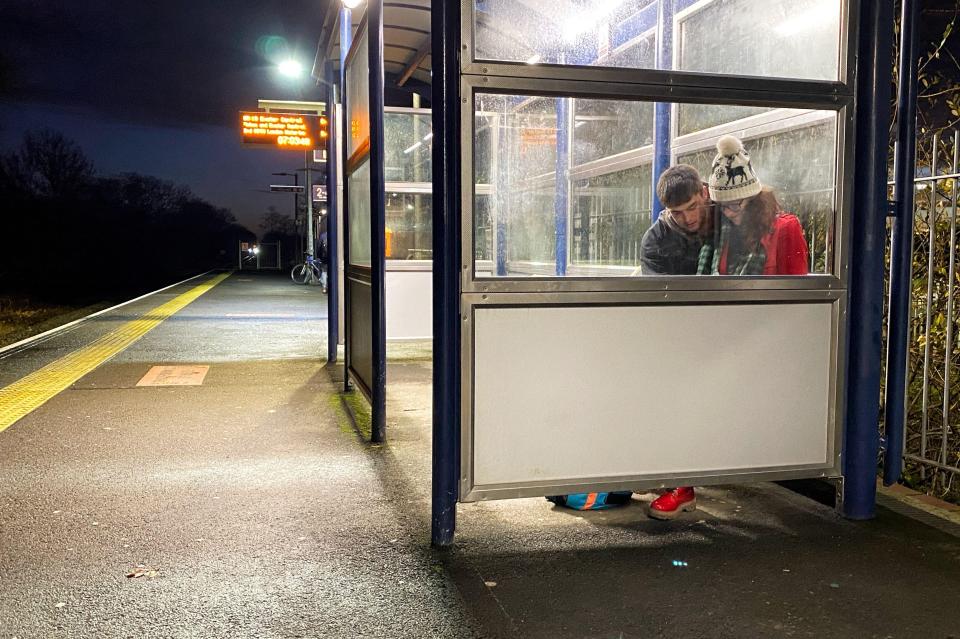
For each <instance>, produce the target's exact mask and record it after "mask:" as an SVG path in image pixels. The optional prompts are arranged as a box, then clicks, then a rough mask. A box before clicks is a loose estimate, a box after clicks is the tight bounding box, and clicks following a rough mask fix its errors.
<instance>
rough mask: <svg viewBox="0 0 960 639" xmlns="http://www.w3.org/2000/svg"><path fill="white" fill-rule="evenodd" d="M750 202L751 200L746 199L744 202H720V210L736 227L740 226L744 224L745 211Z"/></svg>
mask: <svg viewBox="0 0 960 639" xmlns="http://www.w3.org/2000/svg"><path fill="white" fill-rule="evenodd" d="M750 200H751V198H748V197H746V198H743V199H742V200H733V201H731V202H720V210H721V211H723V214H724V215H725V216H726V218H727V219H728V220H730V221H731V222H733V223H734V225H735V226H740V223H741V222H743V209H744V207H745V206H746V205H747V202H749V201H750Z"/></svg>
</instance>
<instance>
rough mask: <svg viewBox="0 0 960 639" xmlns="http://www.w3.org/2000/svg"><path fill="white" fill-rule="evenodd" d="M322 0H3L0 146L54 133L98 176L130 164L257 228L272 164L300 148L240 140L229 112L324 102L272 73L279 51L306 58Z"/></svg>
mask: <svg viewBox="0 0 960 639" xmlns="http://www.w3.org/2000/svg"><path fill="white" fill-rule="evenodd" d="M328 1H329V0H231V1H230V2H199V3H198V2H188V1H186V0H167V1H165V2H157V3H137V2H116V1H115V0H114V1H112V2H107V1H105V0H84V1H83V2H50V1H44V0H5V2H3V3H0V77H2V78H3V80H2V81H0V150H2V151H8V150H10V149H11V148H13V147H15V146H17V145H19V143H20V140H21V138H22V135H23V132H24V131H26V130H31V129H38V128H52V129H56V130H59V131H62V132H63V133H65V134H66V135H67V136H68V137H70V138H72V139H74V140H76V141H77V142H78V143H79V144H80V145H81V146H82V147H83V150H84V151H85V152H86V154H87V155H88V156H89V157H90V158H91V159H92V160H93V162H94V164H95V167H96V170H97V171H98V173H100V174H104V175H110V174H114V173H119V172H125V171H136V172H140V173H145V174H148V175H154V176H157V177H160V178H164V179H169V180H172V181H175V182H177V183H181V184H185V185H187V186H189V187H191V188H192V189H193V191H194V192H195V193H196V194H197V195H199V196H201V197H203V198H205V199H207V200H209V201H210V202H212V203H213V204H216V205H218V206H224V207H227V208H229V209H231V210H232V211H233V213H234V214H235V215H236V216H237V218H238V220H239V221H240V222H241V223H243V224H245V225H246V226H248V228H250V229H251V230H254V231H257V230H258V229H257V224H258V223H259V220H260V217H261V215H262V214H263V213H264V212H265V211H266V209H267V207H268V206H269V205H274V206H276V207H277V208H278V209H280V210H281V211H286V210H287V209H288V208H292V203H291V201H290V196H289V195H286V196H284V195H283V194H271V193H262V192H259V191H258V189H266V188H267V186H268V184H269V183H270V182H271V181H274V182H278V181H285V180H289V178H272V177H271V176H270V173H271V172H276V171H291V170H293V169H295V168H297V167H300V166H302V165H303V154H302V152H296V151H293V152H289V151H288V152H279V151H270V150H262V149H258V148H250V147H243V146H241V145H240V143H239V135H238V132H237V129H236V123H235V122H236V119H237V111H239V110H241V109H251V110H252V109H255V108H256V105H257V99H258V98H272V99H283V100H291V99H322V98H323V92H322V90H321V88H319V87H316V86H315V85H314V82H313V81H312V80H309V79H306V78H304V79H303V80H302V81H301V83H299V84H298V83H297V82H295V81H291V80H287V79H285V78H282V77H280V76H279V75H278V74H277V73H276V71H275V68H274V65H275V63H276V62H277V61H279V60H280V59H282V58H285V57H287V56H292V57H295V58H297V59H299V60H300V61H301V62H302V63H303V64H304V65H305V67H306V68H307V69H309V68H310V66H311V65H312V63H313V57H314V53H315V51H316V46H317V41H318V39H319V36H320V28H321V25H322V21H323V15H324V12H325V9H326V4H327V2H328Z"/></svg>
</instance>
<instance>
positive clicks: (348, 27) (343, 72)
mask: <svg viewBox="0 0 960 639" xmlns="http://www.w3.org/2000/svg"><path fill="white" fill-rule="evenodd" d="M351 46H353V14H352V12H351V11H350V9H347V8H346V7H344V8H342V9H340V98H341V102H342V105H341V113H342V114H343V144H341V145H340V146H341V147H342V152H343V153H342V155H341V166H343V180H342V182H343V193H342V194H341V195H342V197H343V229H342V230H343V234H342V235H343V244H342V246H343V269H344V273H346V271H347V270H348V269H349V267H350V223H349V220H350V218H349V217H348V216H349V214H350V198H349V197H347V189H348V181H349V179H350V178H349V175H347V158H348V156H349V153H350V128H349V127H350V110H349V104H348V101H349V100H350V95H349V93H348V91H347V55H348V54H349V53H350V48H351ZM343 308H344V314H343V319H344V321H343V342H344V353H347V352H348V351H349V349H350V283H349V281H348V280H347V278H346V277H344V281H343ZM343 390H344V391H349V390H350V362H349V357H347V356H345V357H344V358H343Z"/></svg>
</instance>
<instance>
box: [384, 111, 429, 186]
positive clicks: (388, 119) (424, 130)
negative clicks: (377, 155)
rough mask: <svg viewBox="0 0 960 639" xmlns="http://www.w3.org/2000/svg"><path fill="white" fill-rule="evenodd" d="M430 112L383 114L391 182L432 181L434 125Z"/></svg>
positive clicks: (385, 146) (387, 162)
mask: <svg viewBox="0 0 960 639" xmlns="http://www.w3.org/2000/svg"><path fill="white" fill-rule="evenodd" d="M432 126H433V125H432V123H431V121H430V114H429V113H413V112H390V111H387V112H385V113H384V114H383V129H384V151H385V160H384V173H385V175H386V181H387V182H430V181H431V180H432V179H433V173H432V169H431V166H432V164H431V155H432V151H433V145H432V144H431V140H432V139H433V128H432Z"/></svg>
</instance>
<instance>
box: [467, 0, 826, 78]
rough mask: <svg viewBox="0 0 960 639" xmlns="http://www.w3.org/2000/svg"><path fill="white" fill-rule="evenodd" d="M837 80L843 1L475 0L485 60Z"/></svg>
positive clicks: (479, 50) (479, 51) (478, 46)
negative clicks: (665, 37) (663, 28)
mask: <svg viewBox="0 0 960 639" xmlns="http://www.w3.org/2000/svg"><path fill="white" fill-rule="evenodd" d="M661 1H662V2H666V3H667V4H668V6H667V7H665V9H666V11H664V14H665V15H667V16H669V17H670V24H669V25H668V27H667V28H668V30H670V31H672V33H673V38H672V41H668V42H665V43H663V47H664V50H663V52H662V53H663V56H662V57H663V58H664V59H666V60H672V63H668V65H671V64H672V68H673V69H675V70H680V71H697V72H703V73H713V74H730V75H741V76H764V77H783V78H792V79H807V80H838V79H839V71H840V64H839V60H840V50H841V49H840V33H841V9H842V6H843V2H842V0H659V1H658V0H653V1H651V0H523V1H522V2H518V1H516V0H474V2H473V8H474V24H473V32H474V48H475V58H476V59H477V60H496V61H509V62H525V63H528V64H538V63H552V64H575V65H590V66H606V67H630V68H637V69H653V68H656V55H655V54H656V47H657V46H658V43H657V42H656V38H655V34H656V31H657V28H658V26H659V25H658V10H659V4H660V2H661Z"/></svg>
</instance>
